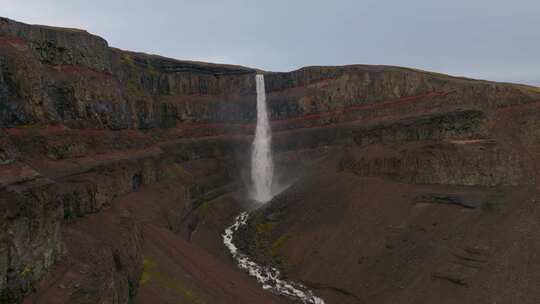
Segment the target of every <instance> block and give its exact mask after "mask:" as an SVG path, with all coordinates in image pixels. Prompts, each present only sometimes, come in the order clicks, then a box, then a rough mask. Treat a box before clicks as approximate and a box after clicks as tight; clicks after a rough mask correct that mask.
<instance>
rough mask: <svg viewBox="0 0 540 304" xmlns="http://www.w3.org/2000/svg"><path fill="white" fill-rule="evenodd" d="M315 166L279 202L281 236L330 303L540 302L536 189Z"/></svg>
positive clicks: (294, 266) (297, 271) (292, 264)
mask: <svg viewBox="0 0 540 304" xmlns="http://www.w3.org/2000/svg"><path fill="white" fill-rule="evenodd" d="M313 172H315V173H314V174H312V175H310V176H309V177H307V178H305V179H303V180H302V181H300V182H299V183H298V184H297V185H295V186H294V187H293V188H291V189H289V190H288V191H287V192H286V193H284V194H282V195H281V196H280V197H279V198H278V199H277V201H276V202H274V204H275V205H277V206H283V207H282V208H284V209H281V211H280V212H279V214H281V216H283V219H281V220H280V221H279V224H278V226H277V227H276V228H275V229H276V231H279V233H277V236H275V238H276V239H278V238H279V237H281V238H282V240H285V241H283V242H282V244H281V245H279V246H280V247H279V253H280V255H281V256H282V258H283V259H284V260H285V264H284V265H285V269H286V273H287V274H288V275H289V276H290V277H291V278H293V279H295V280H299V281H303V282H305V283H306V284H307V285H308V286H310V287H311V288H313V289H314V290H315V292H316V293H317V294H318V295H320V296H322V297H323V298H324V299H325V300H326V302H327V303H330V304H332V303H339V304H345V303H415V304H416V303H456V304H457V303H531V304H532V303H539V302H540V292H539V290H538V288H537V286H540V275H539V273H538V267H536V266H535V265H538V264H539V263H540V256H539V255H538V254H537V253H538V252H540V242H537V241H536V240H538V239H539V237H540V232H539V231H540V221H539V219H540V205H539V202H540V192H539V191H538V190H535V189H534V186H530V187H494V188H481V187H457V186H449V185H439V186H437V185H432V186H429V185H412V184H405V183H398V182H392V181H390V180H384V179H380V178H363V177H359V176H356V175H354V174H351V173H347V172H343V171H339V170H338V166H337V161H336V158H333V159H327V160H326V161H325V162H324V163H323V164H321V165H319V167H318V168H317V169H316V170H314V171H313ZM423 193H444V194H453V195H458V196H460V197H462V198H465V199H467V200H470V201H477V202H481V203H480V207H479V208H476V209H470V208H464V207H462V206H459V205H452V204H433V203H425V202H418V201H417V199H416V197H417V195H418V194H423ZM496 202H498V203H496ZM499 203H500V205H498V204H499ZM492 204H493V205H492ZM278 210H279V208H278Z"/></svg>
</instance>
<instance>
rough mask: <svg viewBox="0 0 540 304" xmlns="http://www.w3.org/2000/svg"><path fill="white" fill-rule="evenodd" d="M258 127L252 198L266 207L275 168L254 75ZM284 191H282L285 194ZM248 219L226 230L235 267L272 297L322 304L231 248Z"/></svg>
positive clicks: (260, 88) (262, 94)
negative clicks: (253, 278) (237, 233)
mask: <svg viewBox="0 0 540 304" xmlns="http://www.w3.org/2000/svg"><path fill="white" fill-rule="evenodd" d="M256 80H257V127H256V130H255V138H254V139H253V147H252V151H251V179H252V184H253V187H252V189H251V193H250V194H251V198H252V199H253V200H254V201H256V202H258V203H260V204H263V203H267V202H269V201H270V200H272V196H273V194H274V193H273V191H272V179H273V175H274V164H273V163H272V150H271V142H272V131H271V130H270V122H269V119H268V111H267V107H266V92H265V88H264V76H263V75H257V76H256ZM285 188H286V187H281V189H280V190H284V189H285ZM248 219H249V213H248V212H242V213H240V215H238V216H237V217H236V218H235V220H234V223H233V224H232V225H231V226H229V227H227V229H225V232H224V234H223V243H224V244H225V246H226V247H227V249H229V252H230V253H231V255H232V257H233V259H234V260H235V261H236V263H237V265H238V267H239V268H240V269H242V270H244V271H246V272H248V273H249V274H250V275H251V276H253V277H255V278H256V279H257V281H258V282H259V283H261V284H262V287H263V289H265V290H269V291H271V292H273V293H275V294H278V295H282V296H286V297H289V298H292V299H296V300H298V301H300V302H301V303H303V304H324V300H323V299H321V298H319V297H317V296H316V295H315V294H314V293H313V292H312V291H311V290H309V289H308V288H306V287H305V286H304V285H302V284H300V283H296V282H292V281H288V280H285V279H283V278H282V275H281V273H280V271H279V270H278V269H276V268H274V267H271V266H262V265H259V264H257V263H255V262H254V261H253V260H252V259H250V258H249V257H248V256H247V255H246V254H244V253H242V252H240V251H239V250H238V248H237V247H236V245H235V244H234V242H233V240H234V233H235V232H236V231H238V230H239V229H240V228H241V227H243V226H245V225H246V224H247V222H248Z"/></svg>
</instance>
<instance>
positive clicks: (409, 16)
mask: <svg viewBox="0 0 540 304" xmlns="http://www.w3.org/2000/svg"><path fill="white" fill-rule="evenodd" d="M0 15H1V16H4V17H8V18H12V19H16V20H19V21H23V22H26V23H37V24H48V25H56V26H66V27H77V28H83V29H86V30H88V31H89V32H91V33H94V34H97V35H99V36H102V37H104V38H105V39H107V41H109V44H110V45H111V46H115V47H119V48H122V49H129V50H134V51H143V52H148V53H155V54H160V55H164V56H168V57H174V58H178V59H190V60H202V61H211V62H223V63H231V64H240V65H245V66H250V67H257V68H262V69H265V70H272V71H288V70H293V69H297V68H299V67H302V66H307V65H342V64H354V63H366V64H389V65H400V66H409V67H416V68H421V69H426V70H433V71H438V72H445V73H450V74H454V75H464V76H469V77H475V78H484V79H492V80H500V81H512V82H526V83H530V84H535V85H540V0H513V1H508V0H505V1H503V0H452V1H438V0H408V1H404V0H394V1H389V0H326V1H322V0H321V1H317V0H311V1H309V0H287V1H285V0H267V1H260V0H193V1H187V0H154V1H151V0H147V1H142V0H118V1H116V0H86V1H83V0H0Z"/></svg>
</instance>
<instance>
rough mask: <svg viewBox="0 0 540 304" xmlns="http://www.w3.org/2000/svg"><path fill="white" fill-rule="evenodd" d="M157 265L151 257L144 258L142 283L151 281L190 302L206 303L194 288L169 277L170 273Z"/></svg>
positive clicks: (140, 282) (140, 281) (196, 303)
mask: <svg viewBox="0 0 540 304" xmlns="http://www.w3.org/2000/svg"><path fill="white" fill-rule="evenodd" d="M156 266H157V264H156V262H154V261H152V260H150V259H149V258H144V260H143V273H142V276H141V279H140V280H139V284H140V285H144V284H146V283H148V282H150V281H151V282H154V283H155V284H158V285H160V286H164V287H166V288H168V289H171V290H173V291H175V292H177V293H178V294H179V295H180V296H181V297H183V298H185V299H186V300H188V301H189V303H194V304H206V302H205V301H203V300H202V299H200V298H199V297H198V296H197V294H196V293H195V292H194V291H193V290H191V289H190V288H188V287H186V286H184V285H183V284H182V283H181V282H180V281H178V280H177V279H175V278H174V277H169V276H168V275H166V274H164V273H161V272H160V271H159V270H158V269H156Z"/></svg>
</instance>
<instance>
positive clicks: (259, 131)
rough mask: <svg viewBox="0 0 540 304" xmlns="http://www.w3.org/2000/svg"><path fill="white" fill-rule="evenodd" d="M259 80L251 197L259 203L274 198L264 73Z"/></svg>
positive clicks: (259, 76)
mask: <svg viewBox="0 0 540 304" xmlns="http://www.w3.org/2000/svg"><path fill="white" fill-rule="evenodd" d="M256 82H257V127H256V129H255V138H254V140H253V147H252V151H251V179H252V183H253V188H252V190H251V198H252V199H253V200H255V201H256V202H258V203H266V202H269V201H270V200H271V199H272V180H273V178H274V164H273V162H272V147H271V143H272V130H271V129H270V121H269V119H268V111H267V107H266V91H265V87H264V75H256Z"/></svg>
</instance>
